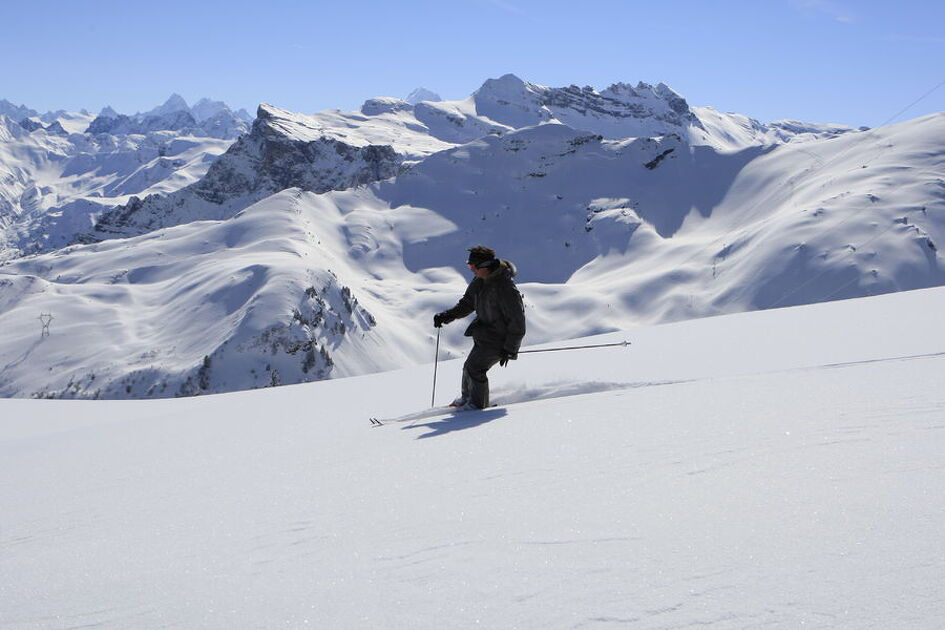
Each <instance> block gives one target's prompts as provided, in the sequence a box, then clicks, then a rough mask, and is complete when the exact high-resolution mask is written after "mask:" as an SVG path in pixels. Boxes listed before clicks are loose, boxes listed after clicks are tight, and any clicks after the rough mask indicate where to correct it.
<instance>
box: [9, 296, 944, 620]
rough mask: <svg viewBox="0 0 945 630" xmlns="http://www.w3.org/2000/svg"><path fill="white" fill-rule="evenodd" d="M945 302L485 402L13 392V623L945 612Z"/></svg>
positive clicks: (746, 326) (889, 305)
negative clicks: (375, 419) (50, 397)
mask: <svg viewBox="0 0 945 630" xmlns="http://www.w3.org/2000/svg"><path fill="white" fill-rule="evenodd" d="M943 309H945V289H941V288H935V289H926V290H921V291H912V292H901V293H895V294H889V295H884V296H879V297H873V298H862V299H856V300H848V301H841V302H832V303H825V304H817V305H812V306H804V307H794V308H789V309H780V310H770V311H762V312H754V313H742V314H735V315H726V316H721V317H715V318H706V319H701V320H691V321H685V322H679V323H674V324H667V325H662V326H654V327H647V328H638V329H635V330H629V331H625V332H620V333H612V334H609V335H604V336H599V337H595V338H589V339H587V340H586V341H585V343H603V342H612V341H619V340H622V339H628V340H630V341H631V342H632V344H633V345H632V346H631V347H630V348H628V349H623V348H616V349H604V350H593V351H591V350H588V351H577V352H567V353H565V352H558V353H547V354H534V355H522V356H521V358H520V359H519V360H518V361H516V362H514V363H513V364H512V365H511V366H510V367H508V368H505V369H501V368H496V369H495V370H494V371H493V374H494V379H493V391H494V399H495V402H497V403H498V404H499V406H498V407H495V408H492V409H488V410H485V411H482V412H468V413H465V414H449V413H445V412H442V411H440V412H437V411H433V412H425V411H424V410H425V408H426V406H427V405H429V400H430V389H429V388H430V380H431V377H432V365H423V366H417V367H413V368H409V369H406V370H402V371H397V372H388V373H383V374H374V375H369V376H361V377H355V378H348V379H338V380H333V381H324V382H319V383H312V384H306V385H299V386H293V387H281V388H274V389H266V390H260V391H254V392H241V393H233V394H225V395H218V396H205V397H197V398H188V399H180V400H158V401H45V400H20V399H11V400H0V417H2V421H0V470H2V471H3V476H2V481H0V554H2V562H0V625H2V627H3V628H5V629H7V628H9V629H13V630H27V629H30V630H31V629H39V628H78V627H97V628H129V627H133V628H140V629H147V628H167V627H186V628H197V627H199V628H221V629H222V628H274V627H287V628H300V627H306V626H307V627H316V628H362V627H380V628H405V629H406V628H409V629H423V628H431V629H433V628H436V629H439V628H475V627H482V628H614V627H627V628H648V629H649V628H653V629H656V628H692V627H706V626H710V627H713V628H731V629H735V628H755V627H769V628H798V627H810V628H844V629H851V628H852V629H855V628H917V629H928V630H933V629H938V628H941V627H943V626H945V591H943V589H942V586H941V576H942V575H943V572H945V551H943V546H942V544H941V534H942V532H943V531H945V495H943V493H942V491H941V490H942V488H943V487H945V460H943V458H942V453H943V452H945V330H943V328H942V326H941V322H940V317H941V316H940V314H941V312H942V311H943ZM567 345H573V344H572V343H571V342H568V344H567ZM430 350H431V354H432V345H431V348H430ZM431 358H432V357H431ZM459 370H460V361H458V360H453V361H443V362H441V363H440V364H439V378H438V380H439V388H438V391H437V402H438V403H440V404H443V403H445V402H446V401H447V400H449V399H450V398H451V397H452V395H453V394H454V393H455V391H454V389H455V386H456V384H457V383H456V381H457V380H458V376H459ZM370 416H380V417H383V418H400V420H401V421H397V420H387V421H385V424H384V425H383V426H380V427H376V428H372V426H371V424H370V422H369V421H368V418H369V417H370Z"/></svg>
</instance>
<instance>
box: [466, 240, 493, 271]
mask: <svg viewBox="0 0 945 630" xmlns="http://www.w3.org/2000/svg"><path fill="white" fill-rule="evenodd" d="M493 260H495V250H492V249H489V248H488V247H485V246H484V245H476V246H475V247H471V248H469V258H468V259H467V260H466V262H467V263H468V264H470V265H474V266H475V267H488V266H489V264H488V263H491V262H492V261H493Z"/></svg>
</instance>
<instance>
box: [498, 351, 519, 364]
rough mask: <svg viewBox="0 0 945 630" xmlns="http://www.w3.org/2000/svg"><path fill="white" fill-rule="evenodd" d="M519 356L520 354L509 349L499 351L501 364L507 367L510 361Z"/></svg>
mask: <svg viewBox="0 0 945 630" xmlns="http://www.w3.org/2000/svg"><path fill="white" fill-rule="evenodd" d="M517 358H518V356H516V355H515V353H513V352H509V351H508V350H502V351H500V352H499V365H501V366H502V367H505V366H506V365H508V364H509V361H514V360H515V359H517Z"/></svg>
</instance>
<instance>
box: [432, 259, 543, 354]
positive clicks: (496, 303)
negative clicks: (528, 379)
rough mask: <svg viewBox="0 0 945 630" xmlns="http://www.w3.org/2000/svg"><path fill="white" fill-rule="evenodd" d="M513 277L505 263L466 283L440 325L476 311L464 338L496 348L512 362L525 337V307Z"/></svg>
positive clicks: (508, 263) (444, 313)
mask: <svg viewBox="0 0 945 630" xmlns="http://www.w3.org/2000/svg"><path fill="white" fill-rule="evenodd" d="M514 276H515V265H513V264H512V263H510V262H509V261H507V260H501V261H499V266H498V267H496V269H495V270H494V271H493V272H492V273H491V274H489V276H487V277H485V278H475V279H473V281H472V282H470V283H469V287H468V288H467V289H466V293H464V294H463V297H462V298H460V300H459V302H457V304H456V306H454V307H453V308H451V309H448V310H446V311H443V312H442V313H441V316H442V317H443V323H444V324H446V323H449V322H451V321H453V320H454V319H459V318H461V317H466V316H467V315H469V314H470V313H472V312H473V311H476V319H474V320H473V322H472V323H471V324H470V325H469V327H468V328H467V329H466V333H465V334H466V336H467V337H472V338H473V339H474V340H475V341H476V343H482V344H489V345H494V346H497V347H499V348H501V349H502V350H504V351H505V352H507V353H508V354H509V355H511V357H512V358H515V356H516V355H517V354H518V349H519V347H520V346H521V345H522V338H523V337H524V336H525V305H524V304H523V302H522V294H521V293H519V292H518V287H516V286H515V283H514V282H513V281H512V278H513V277H514Z"/></svg>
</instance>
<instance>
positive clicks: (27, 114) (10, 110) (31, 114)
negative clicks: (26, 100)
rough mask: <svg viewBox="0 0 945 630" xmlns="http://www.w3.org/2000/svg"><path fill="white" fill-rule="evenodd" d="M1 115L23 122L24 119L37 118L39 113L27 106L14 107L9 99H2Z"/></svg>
mask: <svg viewBox="0 0 945 630" xmlns="http://www.w3.org/2000/svg"><path fill="white" fill-rule="evenodd" d="M0 115H2V116H9V117H10V118H12V119H13V120H23V119H24V118H35V117H38V116H39V112H37V111H36V110H35V109H30V108H29V107H27V106H26V105H14V104H13V103H11V102H10V101H8V100H7V99H5V98H4V99H0Z"/></svg>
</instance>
